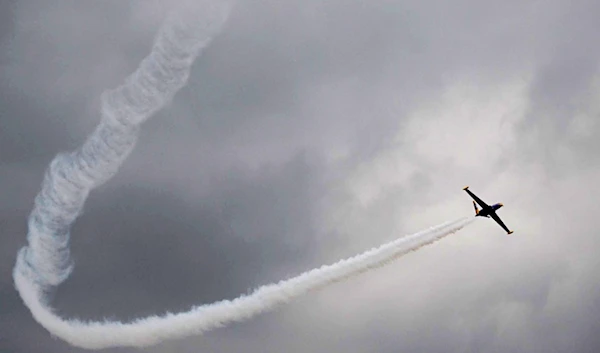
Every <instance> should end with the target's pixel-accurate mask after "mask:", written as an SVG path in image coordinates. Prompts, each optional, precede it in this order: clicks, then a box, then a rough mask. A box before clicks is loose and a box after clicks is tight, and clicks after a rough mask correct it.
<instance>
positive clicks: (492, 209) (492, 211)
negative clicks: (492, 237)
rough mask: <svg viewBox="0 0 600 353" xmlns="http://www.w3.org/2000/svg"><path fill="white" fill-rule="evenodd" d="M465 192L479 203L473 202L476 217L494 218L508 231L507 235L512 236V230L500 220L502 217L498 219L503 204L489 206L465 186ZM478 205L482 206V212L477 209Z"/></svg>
mask: <svg viewBox="0 0 600 353" xmlns="http://www.w3.org/2000/svg"><path fill="white" fill-rule="evenodd" d="M463 190H464V191H466V192H467V194H469V196H471V197H472V198H473V200H475V201H477V203H475V201H473V207H475V215H476V216H480V217H488V218H490V217H492V219H493V220H494V221H496V223H498V224H499V225H500V227H502V228H504V230H505V231H506V233H508V234H512V232H513V231H512V230H508V228H507V227H506V226H505V225H504V223H503V222H502V220H501V219H500V217H498V215H497V214H496V210H497V209H499V208H500V207H502V206H504V205H503V204H501V203H497V204H494V205H491V206H490V205H488V204H487V203H485V202H483V201H482V200H481V199H480V198H479V197H477V196H475V194H473V193H472V192H471V191H469V187H468V186H465V187H464V188H463ZM477 204H479V206H481V210H480V209H478V208H477Z"/></svg>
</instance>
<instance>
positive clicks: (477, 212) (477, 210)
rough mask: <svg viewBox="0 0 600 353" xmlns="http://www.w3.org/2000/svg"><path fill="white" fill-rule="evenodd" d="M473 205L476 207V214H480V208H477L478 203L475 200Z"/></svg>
mask: <svg viewBox="0 0 600 353" xmlns="http://www.w3.org/2000/svg"><path fill="white" fill-rule="evenodd" d="M473 207H474V208H475V215H476V216H477V215H479V208H477V204H476V203H475V201H473Z"/></svg>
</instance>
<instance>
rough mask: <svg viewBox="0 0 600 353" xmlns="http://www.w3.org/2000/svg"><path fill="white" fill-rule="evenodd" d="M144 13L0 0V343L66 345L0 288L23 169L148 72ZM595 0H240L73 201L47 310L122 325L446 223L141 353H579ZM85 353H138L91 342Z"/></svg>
mask: <svg viewBox="0 0 600 353" xmlns="http://www.w3.org/2000/svg"><path fill="white" fill-rule="evenodd" d="M168 8H169V5H167V4H166V3H165V2H162V1H158V0H152V1H147V0H146V1H130V2H123V1H93V2H81V1H73V0H71V1H66V0H63V1H52V2H48V1H42V0H38V1H34V0H19V1H6V2H0V92H1V93H0V234H1V236H0V352H4V351H6V352H29V353H36V352H49V353H53V352H61V353H62V352H81V351H82V350H80V349H77V348H72V347H70V346H68V345H67V344H66V343H63V342H62V341H59V340H55V339H53V338H52V337H51V336H50V335H49V334H48V333H47V332H46V331H45V330H44V329H43V328H41V327H40V326H39V325H37V324H36V323H35V322H34V320H33V319H32V318H31V315H30V313H29V312H28V310H27V309H26V308H25V307H24V306H23V304H22V303H21V302H20V299H19V298H18V295H17V293H16V291H15V290H14V288H13V284H12V277H11V271H12V267H13V265H14V261H15V256H16V252H17V250H18V249H19V248H20V247H21V246H22V245H24V244H25V235H26V232H27V229H26V219H27V216H28V214H29V212H30V210H31V207H32V205H33V199H34V197H35V195H36V193H37V192H38V191H39V187H40V185H39V184H40V182H41V180H42V176H43V172H44V169H45V168H46V166H47V165H48V163H49V162H50V160H51V158H52V157H53V156H54V155H55V154H56V153H58V152H60V151H64V150H71V149H74V148H76V147H77V146H78V145H79V144H80V143H81V142H82V141H83V140H84V139H85V137H86V136H87V134H88V133H90V132H91V130H92V129H93V127H94V126H95V125H96V124H97V122H98V118H99V113H98V103H99V95H100V93H101V92H102V91H103V90H104V89H107V88H111V87H114V86H116V85H117V84H119V82H120V81H121V80H123V79H124V78H125V77H126V76H127V75H128V74H129V73H130V72H131V71H133V70H134V69H135V67H136V66H137V65H138V63H139V62H140V60H141V59H142V58H143V57H144V56H145V55H147V53H148V51H149V50H150V48H151V45H152V39H153V36H154V34H155V33H156V30H157V29H158V26H159V25H160V23H161V20H162V19H163V18H164V15H165V13H166V10H167V9H168ZM598 13H600V3H598V2H597V1H592V0H589V1H584V0H580V1H557V0H551V1H544V2H541V1H536V2H534V1H525V2H524V1H512V0H511V1H503V2H490V1H473V0H460V1H454V2H446V1H414V0H410V1H395V0H374V1H368V2H367V1H359V0H331V1H315V0H303V1H300V0H255V1H241V2H239V3H238V6H237V7H236V8H235V10H234V13H233V14H232V16H231V19H230V22H229V23H228V25H227V27H226V29H225V31H224V32H223V33H222V35H221V36H219V37H218V38H217V39H216V40H215V41H214V42H213V44H212V45H211V46H210V48H209V49H207V51H206V52H205V55H203V56H201V57H200V58H199V59H198V61H197V62H196V64H195V65H194V69H193V71H192V75H191V78H190V82H189V84H188V86H187V87H186V88H184V89H183V90H182V91H181V92H180V93H179V94H178V95H177V97H176V98H175V100H174V101H173V103H172V104H171V105H170V106H169V107H168V108H167V109H165V110H163V111H161V112H160V113H159V114H157V116H155V117H154V118H152V119H151V120H150V121H149V122H148V123H146V124H145V125H144V127H143V129H142V135H141V138H140V142H139V144H138V146H137V147H136V149H135V150H134V152H133V153H132V155H131V156H130V158H129V159H128V160H127V161H126V162H125V164H124V166H123V168H122V169H121V171H120V172H119V174H117V175H116V176H115V178H114V179H112V180H111V181H110V182H109V183H108V184H106V185H104V186H102V187H100V188H98V189H97V190H95V191H94V192H93V193H92V194H91V196H90V198H89V200H88V202H87V204H86V207H85V209H84V213H83V215H82V216H81V217H80V219H79V220H78V221H77V222H76V224H75V226H74V228H73V230H72V239H73V241H72V254H73V257H74V260H75V264H76V267H75V271H74V273H73V275H72V276H71V277H70V278H69V279H68V280H67V281H66V282H65V283H64V284H63V285H62V286H61V287H59V288H58V290H57V292H56V293H55V295H54V300H53V306H54V307H56V308H57V310H58V311H59V312H60V313H61V314H64V315H65V316H67V317H79V318H85V319H102V318H106V317H107V318H112V319H123V320H129V319H133V318H136V317H139V316H145V315H149V314H157V313H164V312H166V311H181V310H185V309H187V308H188V307H190V306H192V305H197V304H200V303H209V302H213V301H215V300H219V299H222V298H234V297H236V296H237V295H239V294H241V293H246V292H248V291H249V290H250V289H252V288H255V287H257V286H259V285H262V284H266V283H269V282H271V281H276V280H279V279H283V278H286V277H289V276H292V275H295V274H298V273H301V272H303V271H305V270H308V269H311V268H313V267H316V266H320V265H321V264H324V263H331V262H334V261H336V260H338V259H339V258H341V257H346V256H350V255H354V254H355V253H357V252H361V251H363V250H366V249H369V248H371V247H374V246H377V245H379V244H381V243H383V242H386V241H389V240H392V239H394V238H395V237H398V236H401V235H404V234H409V233H413V232H415V231H418V230H421V229H423V228H426V227H429V226H433V225H436V224H439V223H441V222H444V221H447V220H452V219H455V218H458V217H461V216H465V215H470V214H471V213H472V212H473V211H472V208H471V204H470V199H469V198H468V196H467V195H465V194H464V193H463V192H462V191H461V190H460V189H461V188H462V187H463V186H464V185H467V184H468V185H471V187H472V190H473V191H474V192H476V193H477V194H478V195H480V196H481V197H482V198H483V199H484V200H486V201H487V200H489V202H496V201H501V202H504V204H505V206H506V207H505V208H503V209H502V210H501V211H499V214H500V216H501V217H502V218H503V219H504V221H505V222H506V223H507V225H508V226H509V227H510V228H512V229H514V230H515V233H514V234H513V235H512V236H510V237H506V236H504V233H503V231H502V230H501V229H500V228H499V227H497V226H496V225H495V224H493V223H492V222H491V221H486V220H478V221H477V222H475V224H473V225H471V226H470V227H468V228H467V229H465V230H463V231H461V232H460V233H458V234H457V235H455V236H452V237H450V238H447V239H444V240H443V241H441V242H440V243H438V244H436V245H433V246H431V247H428V248H426V249H423V250H421V251H419V252H417V253H414V254H410V255H408V256H406V257H404V258H402V259H400V260H399V261H397V262H395V263H394V264H392V265H390V266H388V267H386V268H383V269H380V270H378V271H374V272H371V273H367V274H363V275H361V276H360V277H357V278H354V279H351V280H349V281H347V282H344V283H340V284H337V285H334V286H332V287H330V288H326V289H324V290H321V291H319V292H317V293H313V294H310V295H307V296H305V297H303V298H300V299H299V300H297V301H294V302H293V303H292V304H291V305H288V306H284V307H281V308H280V309H278V310H277V311H276V312H273V313H269V314H265V315H261V316H259V317H257V318H254V319H251V320H248V321H247V322H244V323H241V324H236V325H233V326H231V327H227V328H224V329H220V330H215V331H213V332H211V333H209V334H207V335H205V336H202V337H193V338H188V339H183V340H178V341H172V342H166V343H164V344H161V345H159V346H157V347H152V348H148V349H146V350H144V351H147V352H152V353H154V352H157V353H158V352H198V351H226V352H281V351H286V352H307V351H312V352H331V351H334V352H336V351H344V352H366V351H377V352H397V351H406V352H420V351H426V352H481V351H485V352H514V351H523V352H567V351H568V352H595V351H597V350H598V349H600V339H598V332H599V331H600V324H599V323H598V320H597V317H599V315H600V272H599V271H598V270H597V268H599V267H598V266H599V265H600V260H598V257H597V254H596V249H598V247H599V246H600V241H599V240H598V235H597V229H598V228H599V226H600V224H599V220H598V217H597V214H598V211H600V207H598V206H597V201H596V200H597V198H598V196H599V195H600V188H599V187H598V186H597V182H596V181H597V180H598V176H600V165H599V163H598V162H599V161H600V160H599V159H598V157H597V151H598V149H599V148H600V145H599V144H598V131H599V129H600V125H599V120H598V118H599V115H600V103H599V101H598V99H599V98H598V97H600V76H599V75H598V62H599V61H598V59H599V57H600V49H599V48H600V47H598V45H597V43H596V39H597V35H598V33H599V31H600V24H599V22H598V21H597V14H598ZM107 351H109V352H136V351H138V350H133V349H113V350H107Z"/></svg>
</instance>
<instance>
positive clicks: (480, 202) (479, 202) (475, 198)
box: [463, 186, 490, 208]
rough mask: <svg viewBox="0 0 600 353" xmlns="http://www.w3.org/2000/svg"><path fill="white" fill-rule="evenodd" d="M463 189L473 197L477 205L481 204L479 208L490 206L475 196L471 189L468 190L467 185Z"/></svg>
mask: <svg viewBox="0 0 600 353" xmlns="http://www.w3.org/2000/svg"><path fill="white" fill-rule="evenodd" d="M463 190H464V191H466V192H467V194H469V195H470V196H471V197H472V198H473V200H475V202H477V203H478V204H479V206H481V208H488V207H490V206H489V205H488V204H487V203H485V202H483V201H482V200H481V199H480V198H479V197H477V196H475V194H474V193H472V192H471V191H469V187H468V186H467V187H465V188H464V189H463Z"/></svg>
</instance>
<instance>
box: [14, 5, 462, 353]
mask: <svg viewBox="0 0 600 353" xmlns="http://www.w3.org/2000/svg"><path fill="white" fill-rule="evenodd" d="M189 1H190V2H189V3H188V4H187V5H186V6H182V7H181V8H179V9H178V10H177V11H175V12H174V13H173V14H172V15H170V16H169V17H168V19H167V20H166V21H165V23H164V24H163V26H162V28H161V30H160V31H159V33H158V35H157V38H156V40H155V43H154V47H153V49H152V52H151V53H150V55H149V56H148V57H146V58H145V59H144V60H143V61H142V63H141V64H140V66H139V67H138V69H137V70H136V71H135V72H134V73H133V74H132V75H131V76H130V77H128V78H127V79H126V81H125V83H124V84H123V85H121V86H119V87H117V88H116V89H114V90H111V91H107V92H105V93H104V94H103V96H102V111H101V112H102V120H101V122H100V124H99V125H98V127H97V128H96V130H95V131H94V132H93V133H92V134H91V135H90V136H89V137H88V139H87V140H86V141H85V143H84V144H83V145H82V146H81V148H79V149H78V150H76V151H74V152H71V153H63V154H59V155H58V156H57V157H56V158H55V159H54V160H53V161H52V162H51V164H50V166H49V168H48V170H47V171H46V175H45V178H44V181H43V184H42V190H41V192H40V193H39V194H38V196H37V197H36V200H35V206H34V209H33V211H32V212H31V215H30V217H29V223H28V226H29V232H28V234H27V240H28V245H27V246H25V247H24V248H22V249H21V250H20V251H19V254H18V257H17V263H16V265H15V268H14V271H13V277H14V281H15V285H16V288H17V290H18V291H19V294H20V295H21V298H22V299H23V302H24V303H25V305H27V307H28V308H29V309H30V311H31V313H32V315H33V316H34V318H35V319H36V320H37V321H38V322H39V323H40V324H41V325H42V326H44V327H45V328H46V329H47V330H48V331H50V332H51V333H52V334H53V335H55V336H57V337H60V338H61V339H63V340H65V341H67V342H69V343H70V344H72V345H75V346H78V347H82V348H88V349H101V348H108V347H117V346H132V347H143V346H148V345H151V344H155V343H158V342H160V341H163V340H165V339H174V338H178V337H184V336H188V335H192V334H199V333H202V332H205V331H207V330H210V329H213V328H216V327H220V326H223V325H225V324H227V323H230V322H234V321H241V320H244V319H246V318H249V317H251V316H253V315H256V314H258V313H261V312H264V311H266V310H270V309H272V308H274V307H275V306H276V305H278V304H282V303H285V302H288V301H290V300H292V299H293V298H294V297H296V296H298V295H301V294H303V293H306V292H308V291H310V290H313V289H316V288H319V287H322V286H325V285H327V284H329V283H332V282H337V281H339V280H342V279H344V278H346V277H349V276H352V275H355V274H357V273H361V272H364V271H367V270H369V269H371V268H374V267H379V266H382V265H383V264H385V263H387V262H389V261H392V260H393V259H395V258H397V257H399V256H401V255H403V254H405V253H407V252H409V251H414V250H416V249H418V248H420V247H422V246H424V245H426V244H429V243H432V242H434V241H436V240H438V239H441V238H442V237H444V236H446V235H448V234H451V233H454V232H456V231H458V230H459V229H461V228H462V227H464V226H466V225H467V224H468V223H470V222H471V221H472V219H471V218H468V219H466V218H465V219H460V220H457V221H454V222H447V223H444V224H442V225H440V226H437V227H434V228H431V229H429V230H426V231H424V232H421V233H417V234H414V235H411V236H408V237H405V238H402V239H399V240H396V241H394V242H391V243H388V244H385V245H382V246H381V247H379V248H376V249H373V250H370V251H367V252H365V253H363V254H361V255H358V256H355V257H352V258H349V259H346V260H342V261H339V262H337V263H335V264H333V265H329V266H323V267H321V268H318V269H314V270H311V271H308V272H305V273H303V274H301V275H299V276H297V277H294V278H291V279H288V280H285V281H281V282H279V283H277V284H271V285H267V286H263V287H260V288H258V289H257V290H256V291H254V292H253V293H252V294H250V295H246V296H241V297H239V298H236V299H234V300H224V301H221V302H217V303H213V304H209V305H204V306H199V307H194V308H192V309H191V310H190V311H188V312H183V313H178V314H167V315H166V316H163V317H158V316H152V317H148V318H144V319H138V320H136V321H134V322H130V323H121V322H109V321H106V322H81V321H77V320H65V319H62V318H61V317H59V316H57V315H56V314H54V313H53V312H52V309H51V308H50V307H49V306H48V305H47V302H46V301H47V300H46V296H45V294H44V293H45V292H46V291H48V290H50V289H51V288H53V287H54V286H57V285H59V284H60V283H62V282H63V281H64V280H65V279H66V278H67V277H68V276H69V274H70V273H71V270H72V267H73V264H72V261H71V259H70V254H69V236H70V234H69V229H70V227H71V225H72V223H73V222H74V221H75V219H76V218H77V216H78V215H79V213H80V212H81V209H82V207H83V204H84V202H85V200H86V198H87V196H88V194H89V192H90V191H91V190H92V189H94V188H95V187H97V186H99V185H101V184H102V183H104V182H106V181H107V180H109V179H110V178H111V177H112V176H113V175H114V174H115V173H116V172H117V170H118V169H119V167H120V165H121V164H122V163H123V161H124V160H125V159H126V158H127V156H128V155H129V153H130V152H131V150H132V149H133V147H134V146H135V144H136V141H137V136H138V131H139V126H140V124H142V123H143V122H144V121H145V120H147V119H148V118H149V117H150V116H152V115H153V114H154V113H155V112H156V111H158V110H159V109H161V108H162V107H163V106H165V105H166V104H167V103H168V102H169V101H170V100H171V99H172V98H173V96H174V95H175V94H176V92H177V91H178V90H179V89H181V88H182V87H183V86H184V85H185V83H186V81H187V79H188V76H189V73H190V68H191V65H192V64H193V62H194V60H195V58H196V57H197V56H198V54H199V53H200V52H201V50H202V49H203V48H204V47H206V46H207V45H208V44H209V42H210V41H211V39H212V38H213V37H214V36H215V35H217V34H218V33H219V32H220V30H221V29H222V27H223V25H224V24H225V22H226V19H227V17H228V15H229V13H230V10H231V7H232V4H231V3H229V2H226V1H223V0H203V1H197V0H196V1H194V0H189ZM198 2H199V3H200V4H198Z"/></svg>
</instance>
